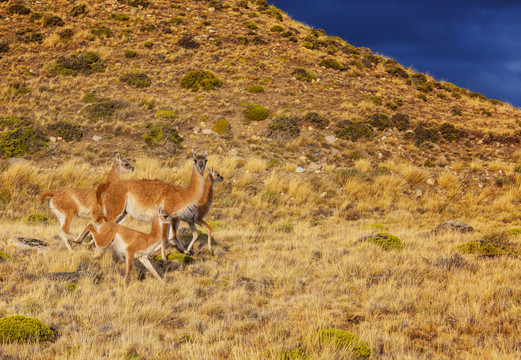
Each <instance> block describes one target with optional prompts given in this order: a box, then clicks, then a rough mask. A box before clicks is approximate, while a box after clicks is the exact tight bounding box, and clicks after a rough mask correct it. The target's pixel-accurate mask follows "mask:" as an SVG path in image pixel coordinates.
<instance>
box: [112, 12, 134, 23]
mask: <svg viewBox="0 0 521 360" xmlns="http://www.w3.org/2000/svg"><path fill="white" fill-rule="evenodd" d="M110 17H111V18H112V19H114V20H118V21H127V20H128V19H130V17H129V16H128V15H127V14H125V13H122V12H117V13H114V14H111V15H110Z"/></svg>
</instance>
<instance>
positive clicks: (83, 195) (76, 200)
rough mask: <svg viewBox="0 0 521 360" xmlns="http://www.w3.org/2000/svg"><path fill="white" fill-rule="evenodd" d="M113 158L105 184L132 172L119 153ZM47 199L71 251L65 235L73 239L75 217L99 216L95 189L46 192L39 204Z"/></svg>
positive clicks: (61, 235) (99, 209) (62, 237)
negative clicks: (72, 226)
mask: <svg viewBox="0 0 521 360" xmlns="http://www.w3.org/2000/svg"><path fill="white" fill-rule="evenodd" d="M114 158H115V162H114V164H113V165H112V168H111V169H110V172H109V174H108V176H107V183H111V182H114V181H116V180H117V179H118V177H119V175H120V174H121V173H122V172H132V171H134V167H133V166H132V165H130V164H129V163H128V162H127V161H126V160H123V159H122V158H121V156H120V155H119V153H116V155H115V156H114ZM48 197H49V198H51V200H50V201H49V206H50V208H51V210H52V212H53V213H54V215H56V217H57V218H58V221H59V222H60V229H61V231H60V238H61V239H62V240H63V242H64V243H65V246H66V247H67V249H69V251H72V248H71V245H70V244H69V240H68V239H67V235H69V236H70V237H72V238H74V237H75V236H74V235H73V234H72V233H71V231H70V225H71V222H72V220H74V218H75V217H76V216H79V217H86V218H88V217H92V218H93V219H96V218H97V217H98V216H99V215H100V212H101V207H100V206H99V205H98V202H97V201H96V189H74V188H63V189H60V190H57V191H54V192H46V193H43V194H42V197H41V204H43V203H44V201H45V199H46V198H48Z"/></svg>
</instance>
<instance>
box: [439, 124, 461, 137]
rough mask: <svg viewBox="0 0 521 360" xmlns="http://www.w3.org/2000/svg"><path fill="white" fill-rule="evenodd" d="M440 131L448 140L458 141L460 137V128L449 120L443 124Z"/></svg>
mask: <svg viewBox="0 0 521 360" xmlns="http://www.w3.org/2000/svg"><path fill="white" fill-rule="evenodd" d="M440 133H441V136H442V137H443V138H444V139H445V140H447V141H448V142H452V141H458V140H459V138H460V133H459V130H458V129H456V127H455V126H454V125H452V124H451V123H448V122H446V123H443V124H441V126H440Z"/></svg>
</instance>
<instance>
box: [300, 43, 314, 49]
mask: <svg viewBox="0 0 521 360" xmlns="http://www.w3.org/2000/svg"><path fill="white" fill-rule="evenodd" d="M302 47H305V48H306V49H309V50H313V48H314V45H313V43H312V42H311V41H304V42H303V43H302Z"/></svg>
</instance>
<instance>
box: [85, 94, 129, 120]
mask: <svg viewBox="0 0 521 360" xmlns="http://www.w3.org/2000/svg"><path fill="white" fill-rule="evenodd" d="M122 108H123V105H122V104H121V103H119V102H115V101H112V100H110V99H108V98H104V99H100V100H97V101H96V102H95V103H93V104H91V105H87V106H86V107H85V108H84V109H83V110H82V111H81V113H82V114H83V115H84V116H85V117H86V118H87V119H89V120H90V121H91V122H98V121H100V120H101V121H105V122H109V121H112V119H113V117H114V114H115V113H116V111H118V110H120V109H122Z"/></svg>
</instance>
